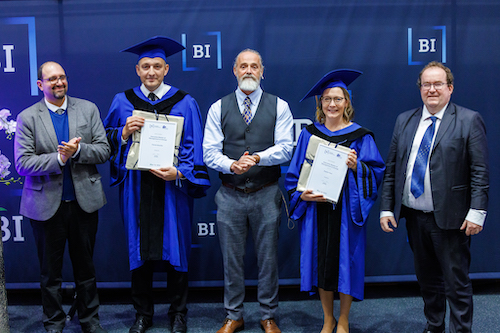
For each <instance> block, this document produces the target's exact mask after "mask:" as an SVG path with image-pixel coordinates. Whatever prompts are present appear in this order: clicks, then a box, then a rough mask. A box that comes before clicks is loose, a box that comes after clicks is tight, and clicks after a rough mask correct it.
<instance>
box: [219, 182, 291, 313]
mask: <svg viewBox="0 0 500 333" xmlns="http://www.w3.org/2000/svg"><path fill="white" fill-rule="evenodd" d="M215 203H216V204H217V228H218V233H219V241H220V247H221V250H222V258H223V261H224V307H225V308H226V311H227V318H229V319H232V320H240V319H241V318H243V300H244V298H245V267H244V260H243V258H244V256H245V248H246V239H247V234H248V230H249V229H250V230H251V232H252V236H253V241H254V244H255V252H256V254H257V264H258V270H259V274H258V277H259V284H258V292H257V299H258V301H259V303H260V312H261V316H262V318H261V319H262V320H265V319H269V318H276V315H277V313H276V312H277V310H278V287H279V282H278V229H279V222H280V213H281V193H280V190H279V186H278V184H277V183H276V184H275V185H271V186H268V187H265V188H263V189H261V190H259V191H257V192H254V193H243V192H239V191H236V190H234V189H229V188H227V187H225V186H221V187H220V189H219V190H218V191H217V194H216V195H215Z"/></svg>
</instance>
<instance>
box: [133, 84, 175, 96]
mask: <svg viewBox="0 0 500 333" xmlns="http://www.w3.org/2000/svg"><path fill="white" fill-rule="evenodd" d="M170 88H171V86H169V85H168V84H165V83H164V82H162V83H161V84H160V85H159V86H158V88H156V89H155V90H153V91H149V90H148V88H146V86H145V85H144V83H143V84H141V87H140V89H141V92H142V93H143V94H144V96H146V97H148V96H149V93H154V94H155V95H156V97H158V99H162V98H163V96H165V95H166V94H167V93H168V91H169V90H170Z"/></svg>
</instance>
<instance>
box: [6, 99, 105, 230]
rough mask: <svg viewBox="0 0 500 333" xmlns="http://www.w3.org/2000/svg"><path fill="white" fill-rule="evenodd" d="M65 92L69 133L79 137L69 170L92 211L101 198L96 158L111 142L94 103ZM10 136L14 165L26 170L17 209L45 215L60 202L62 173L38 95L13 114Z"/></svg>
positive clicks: (99, 158) (53, 135) (53, 136)
mask: <svg viewBox="0 0 500 333" xmlns="http://www.w3.org/2000/svg"><path fill="white" fill-rule="evenodd" d="M66 97H67V98H68V109H67V112H68V127H69V138H70V139H71V138H74V137H81V138H82V140H81V141H80V146H81V150H80V154H79V156H78V159H76V160H74V163H72V164H71V176H72V179H73V185H74V187H75V194H76V199H77V201H78V204H79V205H80V207H81V208H82V209H83V210H84V211H86V212H87V213H91V212H94V211H96V210H98V209H99V208H101V207H102V206H103V205H104V204H105V203H106V197H105V195H104V191H103V189H102V185H101V176H100V175H99V172H98V171H97V168H96V164H98V163H104V162H106V160H107V159H108V158H109V154H110V148H109V144H108V140H107V139H106V133H105V131H104V127H103V125H102V121H101V118H100V113H99V109H98V108H97V106H96V105H95V104H94V103H91V102H89V101H86V100H83V99H79V98H74V97H69V96H66ZM14 140H15V141H14V155H15V161H16V170H17V172H18V173H19V175H20V176H26V178H25V180H24V186H23V193H22V196H21V207H20V211H19V212H20V213H21V214H22V215H24V216H26V217H28V218H30V219H34V220H38V221H46V220H48V219H49V218H51V217H52V216H53V215H54V214H55V213H56V211H57V209H58V208H59V205H60V204H61V198H62V191H63V186H62V182H63V174H62V168H61V166H60V165H59V162H58V161H57V146H58V144H59V142H58V141H57V136H56V132H55V130H54V125H53V124H52V118H51V117H50V111H49V109H47V106H46V105H45V102H44V100H43V99H42V100H41V101H40V102H38V103H36V104H34V105H32V106H30V107H29V108H27V109H25V110H24V111H22V112H21V113H20V114H19V115H18V116H17V130H16V135H15V137H14Z"/></svg>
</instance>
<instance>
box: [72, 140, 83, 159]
mask: <svg viewBox="0 0 500 333" xmlns="http://www.w3.org/2000/svg"><path fill="white" fill-rule="evenodd" d="M80 150H82V145H81V144H78V149H77V150H76V152H75V153H74V154H73V156H71V158H72V159H74V160H77V159H78V157H80V155H79V154H80Z"/></svg>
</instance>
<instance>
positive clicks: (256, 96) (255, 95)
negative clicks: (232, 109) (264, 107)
mask: <svg viewBox="0 0 500 333" xmlns="http://www.w3.org/2000/svg"><path fill="white" fill-rule="evenodd" d="M262 92H263V91H262V88H261V87H260V86H259V87H258V88H257V89H256V90H255V91H252V93H251V94H250V95H247V94H245V93H244V92H243V91H241V89H240V87H238V89H236V91H235V93H236V100H237V101H238V105H243V101H244V100H245V98H246V97H247V96H248V97H250V101H251V102H252V105H255V103H258V102H259V101H260V98H261V97H262Z"/></svg>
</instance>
